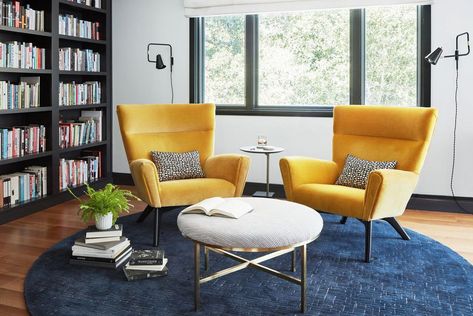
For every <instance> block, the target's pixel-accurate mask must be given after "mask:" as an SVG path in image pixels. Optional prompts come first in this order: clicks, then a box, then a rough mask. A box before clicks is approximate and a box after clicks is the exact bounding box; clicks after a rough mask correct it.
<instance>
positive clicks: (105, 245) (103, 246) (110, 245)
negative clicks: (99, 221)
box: [73, 237, 129, 251]
mask: <svg viewBox="0 0 473 316" xmlns="http://www.w3.org/2000/svg"><path fill="white" fill-rule="evenodd" d="M127 241H128V242H129V240H128V238H126V237H120V240H118V241H109V242H100V243H92V244H91V243H86V242H85V238H84V237H81V238H77V239H76V240H75V242H74V246H77V247H82V248H87V249H90V250H103V251H115V250H116V249H117V248H118V247H119V246H120V245H122V244H124V243H126V242H127ZM74 246H73V247H74Z"/></svg>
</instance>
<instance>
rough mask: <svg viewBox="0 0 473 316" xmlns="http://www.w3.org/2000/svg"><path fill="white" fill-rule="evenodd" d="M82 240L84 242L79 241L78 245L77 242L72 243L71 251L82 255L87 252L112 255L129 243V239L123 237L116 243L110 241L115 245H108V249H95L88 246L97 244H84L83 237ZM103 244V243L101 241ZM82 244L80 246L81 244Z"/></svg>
mask: <svg viewBox="0 0 473 316" xmlns="http://www.w3.org/2000/svg"><path fill="white" fill-rule="evenodd" d="M82 240H84V242H81V243H80V245H78V244H77V243H76V244H74V246H72V251H73V252H77V253H82V254H84V255H87V254H91V255H95V254H97V255H105V254H110V255H113V254H118V253H120V252H122V251H123V249H125V248H127V247H128V246H129V245H130V241H129V240H128V239H127V238H125V241H118V244H116V243H117V242H116V241H115V242H113V241H112V242H110V243H112V244H113V243H115V244H116V245H115V246H113V247H110V248H108V249H97V248H91V247H90V246H94V245H97V244H86V243H85V239H83V238H82ZM101 244H103V243H101ZM81 245H82V246H81Z"/></svg>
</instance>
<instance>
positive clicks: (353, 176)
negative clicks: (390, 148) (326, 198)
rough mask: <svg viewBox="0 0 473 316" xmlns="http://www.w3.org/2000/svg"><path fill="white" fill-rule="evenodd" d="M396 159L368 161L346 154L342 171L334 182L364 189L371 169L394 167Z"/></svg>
mask: <svg viewBox="0 0 473 316" xmlns="http://www.w3.org/2000/svg"><path fill="white" fill-rule="evenodd" d="M396 164H397V161H370V160H364V159H361V158H358V157H355V156H352V155H348V156H347V158H346V160H345V166H343V170H342V173H341V174H340V176H339V177H338V179H337V182H335V184H337V185H343V186H347V187H352V188H358V189H365V188H366V184H367V183H368V176H369V174H370V172H371V171H373V170H377V169H394V168H396Z"/></svg>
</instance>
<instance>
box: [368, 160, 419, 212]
mask: <svg viewBox="0 0 473 316" xmlns="http://www.w3.org/2000/svg"><path fill="white" fill-rule="evenodd" d="M418 179H419V175H418V174H417V173H415V172H412V171H404V170H396V169H380V170H375V171H373V172H371V173H370V175H369V177H368V184H367V186H366V191H365V203H364V207H363V218H362V219H363V220H373V219H380V218H386V217H395V216H399V215H401V214H402V213H404V211H405V209H406V206H407V203H408V202H409V199H410V197H411V195H412V193H414V189H415V187H416V185H417V181H418Z"/></svg>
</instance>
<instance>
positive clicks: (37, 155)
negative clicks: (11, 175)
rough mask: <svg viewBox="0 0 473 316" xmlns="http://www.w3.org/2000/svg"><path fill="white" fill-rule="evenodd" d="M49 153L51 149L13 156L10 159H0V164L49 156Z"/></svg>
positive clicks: (50, 153)
mask: <svg viewBox="0 0 473 316" xmlns="http://www.w3.org/2000/svg"><path fill="white" fill-rule="evenodd" d="M51 155H52V152H51V151H45V152H42V153H37V154H31V155H24V156H22V157H15V158H10V159H0V166H3V165H8V164H12V163H17V162H20V161H27V160H34V159H38V158H44V157H49V156H51Z"/></svg>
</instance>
